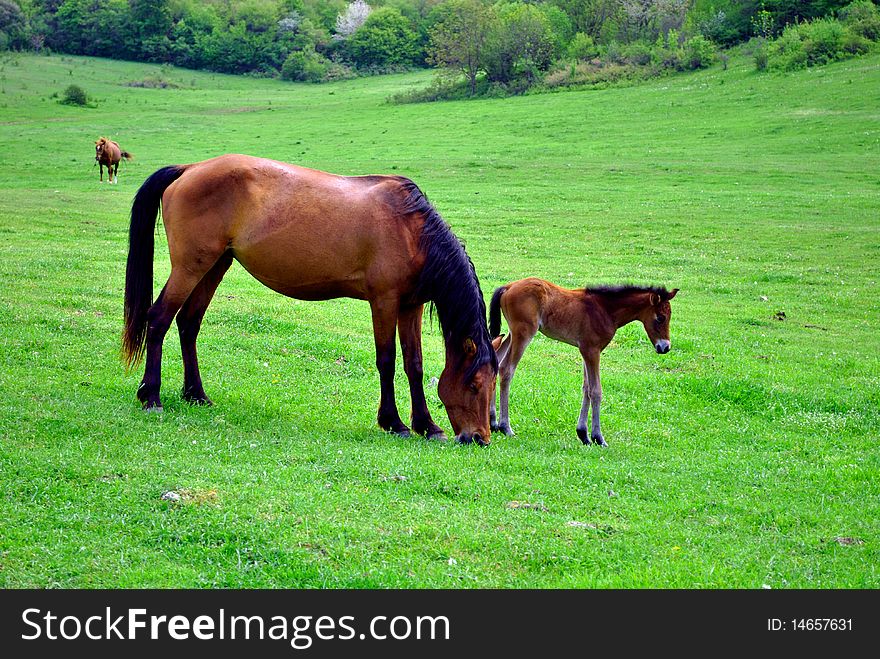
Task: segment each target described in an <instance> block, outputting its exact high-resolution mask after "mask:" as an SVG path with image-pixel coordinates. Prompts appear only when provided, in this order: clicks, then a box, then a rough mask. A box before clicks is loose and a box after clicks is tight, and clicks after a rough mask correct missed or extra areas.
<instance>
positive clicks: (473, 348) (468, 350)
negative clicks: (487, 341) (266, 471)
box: [464, 337, 477, 357]
mask: <svg viewBox="0 0 880 659" xmlns="http://www.w3.org/2000/svg"><path fill="white" fill-rule="evenodd" d="M464 354H466V355H467V356H468V357H473V356H474V355H476V354H477V344H476V343H474V340H473V339H472V338H471V337H468V338H466V339H465V340H464Z"/></svg>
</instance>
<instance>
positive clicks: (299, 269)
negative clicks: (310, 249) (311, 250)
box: [235, 254, 367, 300]
mask: <svg viewBox="0 0 880 659" xmlns="http://www.w3.org/2000/svg"><path fill="white" fill-rule="evenodd" d="M235 257H236V259H237V260H238V262H239V263H241V265H242V266H243V267H244V269H245V270H247V271H248V272H249V273H250V274H251V276H253V277H254V279H256V280H257V281H259V282H260V283H262V284H263V285H265V286H267V287H269V288H271V289H272V290H273V291H276V292H278V293H281V294H282V295H286V296H287V297H292V298H296V299H298V300H330V299H333V298H337V297H351V298H356V299H366V297H367V295H366V290H365V286H364V277H363V274H362V273H358V272H347V273H345V272H338V271H327V270H324V269H316V268H309V267H308V264H305V266H306V267H303V266H304V264H303V263H299V264H296V263H289V264H284V266H283V267H277V265H278V264H273V263H271V262H268V263H267V262H261V261H256V262H254V261H250V260H248V259H247V258H242V257H241V256H239V255H238V254H235ZM273 265H275V266H276V267H272V266H273Z"/></svg>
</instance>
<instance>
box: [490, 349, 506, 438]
mask: <svg viewBox="0 0 880 659" xmlns="http://www.w3.org/2000/svg"><path fill="white" fill-rule="evenodd" d="M509 352H510V335H509V334H508V335H507V336H506V337H504V340H503V341H502V342H501V345H500V346H498V350H496V351H495V357H496V358H497V359H498V364H499V365H500V364H501V361H502V360H503V359H504V358H505V357H506V356H507V353H509ZM496 393H497V391H496ZM489 428H490V429H491V430H492V432H495V431H496V430H501V427H500V426H499V425H498V421H497V420H496V418H495V396H494V395H493V396H492V400H491V401H490V403H489Z"/></svg>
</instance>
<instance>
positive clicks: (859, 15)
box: [837, 0, 880, 41]
mask: <svg viewBox="0 0 880 659" xmlns="http://www.w3.org/2000/svg"><path fill="white" fill-rule="evenodd" d="M837 15H838V17H840V20H841V21H843V24H844V25H846V27H847V28H848V29H849V31H850V32H852V33H853V34H855V35H857V36H860V37H863V38H865V39H869V40H870V41H880V10H878V9H877V5H875V4H874V3H873V2H871V1H870V0H856V2H853V3H850V4H848V5H847V6H846V7H844V8H843V9H841V10H840V11H839V12H838V13H837Z"/></svg>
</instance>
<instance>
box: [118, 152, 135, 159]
mask: <svg viewBox="0 0 880 659" xmlns="http://www.w3.org/2000/svg"><path fill="white" fill-rule="evenodd" d="M119 155H120V156H122V157H123V158H125V159H126V160H134V156H133V155H132V154H130V153H129V152H128V151H123V152H121V153H120V154H119Z"/></svg>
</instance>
